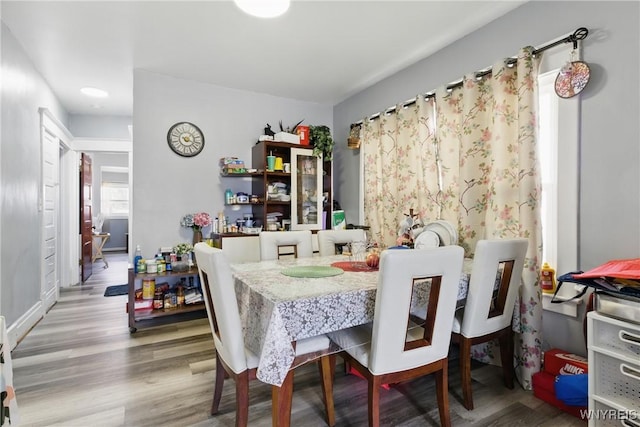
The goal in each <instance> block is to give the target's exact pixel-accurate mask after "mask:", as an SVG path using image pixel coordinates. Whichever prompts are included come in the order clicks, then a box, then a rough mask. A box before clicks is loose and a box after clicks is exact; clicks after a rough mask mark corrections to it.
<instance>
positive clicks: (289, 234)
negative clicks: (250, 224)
mask: <svg viewBox="0 0 640 427" xmlns="http://www.w3.org/2000/svg"><path fill="white" fill-rule="evenodd" d="M289 247H291V248H293V255H294V256H295V257H296V258H308V257H311V256H313V243H312V239H311V231H310V230H299V231H262V232H260V259H261V260H262V261H268V260H274V259H278V258H280V255H282V254H281V252H280V248H289Z"/></svg>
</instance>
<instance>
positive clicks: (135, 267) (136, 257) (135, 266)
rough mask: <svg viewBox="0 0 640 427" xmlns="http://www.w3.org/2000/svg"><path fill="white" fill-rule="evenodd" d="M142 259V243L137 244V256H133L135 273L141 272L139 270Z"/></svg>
mask: <svg viewBox="0 0 640 427" xmlns="http://www.w3.org/2000/svg"><path fill="white" fill-rule="evenodd" d="M141 259H142V250H140V245H138V246H136V252H135V256H134V257H133V271H134V272H135V273H140V271H138V263H139V261H140V260H141Z"/></svg>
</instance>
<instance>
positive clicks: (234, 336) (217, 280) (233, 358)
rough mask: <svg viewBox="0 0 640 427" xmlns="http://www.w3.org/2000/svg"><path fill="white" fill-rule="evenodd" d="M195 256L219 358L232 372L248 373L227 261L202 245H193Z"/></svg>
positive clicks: (202, 243)
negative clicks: (246, 371)
mask: <svg viewBox="0 0 640 427" xmlns="http://www.w3.org/2000/svg"><path fill="white" fill-rule="evenodd" d="M195 253H196V262H197V264H198V270H199V273H200V284H201V286H202V294H203V297H204V303H205V306H206V308H207V315H208V316H209V324H210V326H211V332H212V333H213V341H214V344H215V346H216V350H217V351H218V355H219V356H220V357H222V360H224V362H225V363H226V364H227V365H228V366H229V368H230V369H231V370H232V371H233V372H235V373H236V374H237V373H240V372H243V371H245V370H247V358H246V356H245V347H244V338H243V336H242V324H241V322H240V312H239V311H238V300H237V299H236V291H235V287H234V284H233V276H232V275H231V267H230V265H229V261H228V260H227V257H226V256H225V254H224V252H223V251H222V250H220V249H217V248H212V247H211V246H209V245H207V244H206V243H204V242H201V243H197V244H196V246H195Z"/></svg>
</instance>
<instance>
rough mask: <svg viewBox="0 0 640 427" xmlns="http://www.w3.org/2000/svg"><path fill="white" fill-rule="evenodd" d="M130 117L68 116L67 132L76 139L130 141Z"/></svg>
mask: <svg viewBox="0 0 640 427" xmlns="http://www.w3.org/2000/svg"><path fill="white" fill-rule="evenodd" d="M131 120H132V118H131V117H130V116H97V115H90V114H70V115H69V128H68V129H69V132H71V133H72V134H73V136H74V137H76V138H102V139H130V138H131V135H130V134H129V126H131Z"/></svg>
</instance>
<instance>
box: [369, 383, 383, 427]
mask: <svg viewBox="0 0 640 427" xmlns="http://www.w3.org/2000/svg"><path fill="white" fill-rule="evenodd" d="M368 383H369V427H379V426H380V386H381V385H382V384H381V383H380V382H379V381H378V377H376V376H375V375H374V376H372V377H371V378H370V379H369V381H368Z"/></svg>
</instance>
